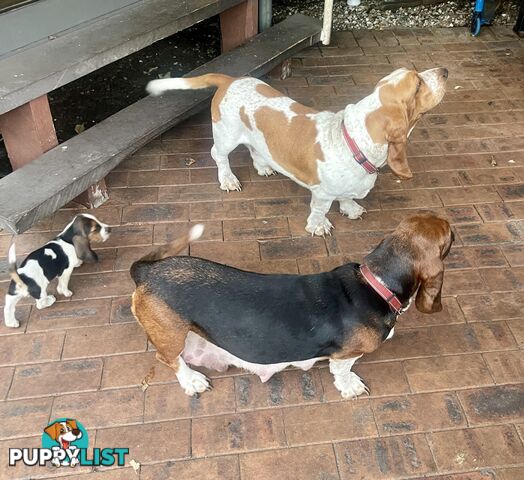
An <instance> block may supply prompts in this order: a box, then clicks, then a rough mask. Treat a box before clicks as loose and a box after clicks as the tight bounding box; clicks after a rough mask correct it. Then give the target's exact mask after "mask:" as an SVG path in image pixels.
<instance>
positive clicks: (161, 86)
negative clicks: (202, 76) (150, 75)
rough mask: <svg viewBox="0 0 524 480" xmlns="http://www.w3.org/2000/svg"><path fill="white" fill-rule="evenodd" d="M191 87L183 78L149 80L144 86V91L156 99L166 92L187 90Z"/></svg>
mask: <svg viewBox="0 0 524 480" xmlns="http://www.w3.org/2000/svg"><path fill="white" fill-rule="evenodd" d="M188 89H191V86H190V85H189V84H188V82H187V81H186V80H185V79H184V78H161V79H159V80H151V81H150V82H149V83H148V84H147V85H146V91H147V93H149V95H153V96H154V97H157V96H158V95H162V94H163V93H164V92H167V91H168V90H188Z"/></svg>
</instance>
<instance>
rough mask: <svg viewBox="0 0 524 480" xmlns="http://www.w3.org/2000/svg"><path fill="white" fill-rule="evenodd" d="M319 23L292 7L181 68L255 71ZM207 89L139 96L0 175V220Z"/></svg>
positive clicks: (75, 178)
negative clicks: (244, 39) (292, 12)
mask: <svg viewBox="0 0 524 480" xmlns="http://www.w3.org/2000/svg"><path fill="white" fill-rule="evenodd" d="M320 30H321V25H320V22H318V21H317V20H314V19H312V18H309V17H306V16H304V15H294V16H292V17H289V18H288V19H286V20H284V21H283V22H281V23H279V24H277V25H275V26H273V27H271V28H269V29H267V30H265V31H264V32H262V33H260V34H258V35H257V36H255V37H253V38H252V39H251V40H249V41H248V42H247V43H245V44H244V45H242V46H240V47H237V48H235V49H234V50H232V51H229V52H226V53H223V54H222V55H220V56H219V57H217V58H215V59H213V60H212V61H210V62H208V63H206V64H205V65H202V66H201V67H199V68H197V69H195V70H193V71H192V72H189V73H188V74H187V75H188V76H193V75H202V74H204V73H208V72H224V73H228V74H230V75H235V76H238V75H247V74H250V75H253V76H258V75H262V74H264V73H266V72H269V71H270V70H271V69H273V68H274V67H275V66H277V65H278V64H279V63H280V62H282V60H283V59H285V58H286V57H289V56H292V55H293V54H294V53H296V52H298V51H299V50H301V49H303V48H304V47H306V46H309V45H312V44H314V43H316V42H318V40H319V37H320ZM238 35H239V37H242V35H245V33H244V34H243V33H242V32H241V33H239V34H238ZM233 43H234V42H233ZM211 94H212V91H209V90H196V91H191V92H190V91H181V92H171V93H170V94H169V95H165V96H164V97H158V98H154V97H146V98H144V99H142V100H140V101H138V102H136V103H134V104H133V105H131V106H129V107H127V108H125V109H123V110H121V111H120V112H118V113H116V114H115V115H113V116H111V117H110V118H108V119H106V120H104V121H103V122H100V123H99V124H97V125H95V126H93V127H91V128H90V129H88V130H86V131H85V132H83V133H82V134H80V135H78V136H76V137H73V138H72V139H70V140H68V141H67V142H65V143H63V144H61V145H58V146H55V147H54V148H52V149H50V150H49V151H47V152H46V153H44V154H42V155H41V156H39V157H38V158H37V159H36V160H34V161H32V162H30V163H27V164H26V165H24V166H23V167H22V168H19V169H17V170H16V171H14V172H13V173H12V174H10V175H8V176H6V177H4V178H3V179H1V180H0V227H2V228H4V229H5V230H7V231H10V232H13V233H20V232H23V231H25V230H27V229H28V228H30V227H31V225H33V224H34V223H35V222H36V221H38V220H39V219H41V218H43V217H45V216H47V215H49V214H51V213H53V212H54V211H56V210H57V209H58V208H60V207H61V206H63V205H65V204H66V203H67V202H69V201H71V200H72V199H74V198H75V197H76V196H77V195H79V194H80V193H81V192H83V191H84V190H85V189H86V188H88V187H89V186H90V185H92V184H94V183H95V182H97V181H99V180H101V179H103V178H104V176H105V175H106V174H107V173H108V172H109V171H111V170H112V169H113V168H114V167H115V166H116V165H118V163H120V162H121V161H122V160H123V159H124V158H126V157H127V156H128V155H129V154H131V153H132V152H134V151H136V150H137V149H138V148H140V147H141V146H143V145H144V144H145V143H147V142H148V141H150V140H151V139H152V138H155V137H156V136H158V135H159V134H161V133H162V132H164V131H165V130H167V129H169V128H171V127H172V126H173V125H175V124H176V123H178V122H180V121H182V120H184V119H185V118H187V117H188V116H190V115H192V114H194V113H196V112H197V111H198V110H200V109H202V108H204V107H205V106H207V104H208V101H209V98H210V96H211Z"/></svg>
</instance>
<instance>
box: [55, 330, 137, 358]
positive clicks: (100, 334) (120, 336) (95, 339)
mask: <svg viewBox="0 0 524 480" xmlns="http://www.w3.org/2000/svg"><path fill="white" fill-rule="evenodd" d="M146 345H147V343H146V334H145V332H144V330H143V329H142V327H141V326H140V325H138V323H128V324H122V325H111V326H105V327H87V328H78V329H75V330H70V331H69V332H67V335H66V340H65V344H64V351H63V354H62V358H65V359H67V358H83V357H96V356H100V355H113V354H116V353H132V352H143V351H145V350H146Z"/></svg>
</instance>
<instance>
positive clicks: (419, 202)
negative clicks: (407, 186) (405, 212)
mask: <svg viewBox="0 0 524 480" xmlns="http://www.w3.org/2000/svg"><path fill="white" fill-rule="evenodd" d="M379 201H380V205H381V207H382V208H383V209H384V210H392V209H401V208H428V207H440V206H442V203H441V200H440V198H439V196H438V195H437V193H436V192H434V191H432V190H406V191H403V192H398V193H391V192H384V193H383V194H382V195H381V196H380V198H379ZM459 203H461V204H463V203H464V202H459ZM446 205H450V204H446Z"/></svg>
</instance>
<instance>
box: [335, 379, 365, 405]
mask: <svg viewBox="0 0 524 480" xmlns="http://www.w3.org/2000/svg"><path fill="white" fill-rule="evenodd" d="M334 383H335V387H336V389H337V390H338V391H339V392H340V393H341V394H342V397H344V398H353V399H355V398H357V397H358V396H359V395H362V394H363V393H365V394H367V395H369V389H368V387H366V385H365V383H364V382H363V381H362V380H361V379H360V377H359V376H358V375H357V374H356V373H353V372H350V374H349V375H347V376H336V377H335V382H334Z"/></svg>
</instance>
